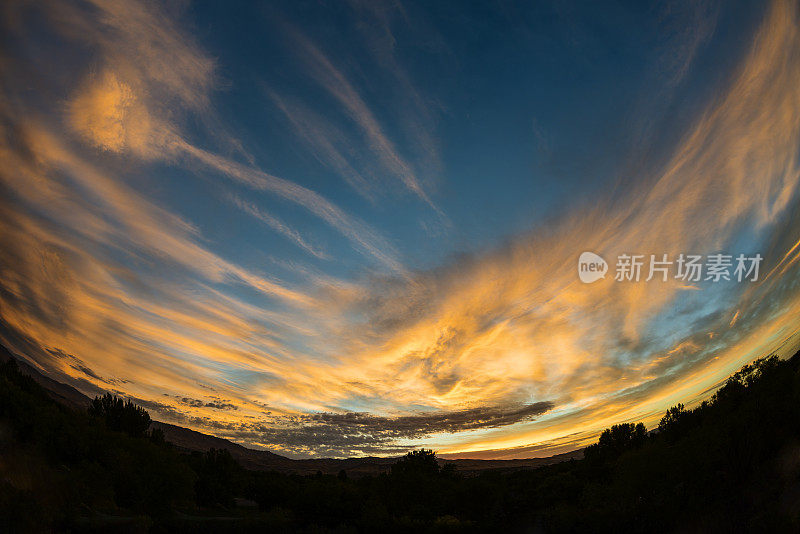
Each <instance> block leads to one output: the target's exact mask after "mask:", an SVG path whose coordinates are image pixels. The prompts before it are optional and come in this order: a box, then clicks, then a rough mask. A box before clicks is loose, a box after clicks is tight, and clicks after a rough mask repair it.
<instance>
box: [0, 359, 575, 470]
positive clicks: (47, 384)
mask: <svg viewBox="0 0 800 534" xmlns="http://www.w3.org/2000/svg"><path fill="white" fill-rule="evenodd" d="M9 358H14V359H16V360H17V365H18V367H19V369H20V371H21V372H22V373H24V374H26V375H29V376H30V377H31V378H32V379H33V380H34V381H36V383H38V384H39V385H40V386H42V387H43V388H44V389H45V390H47V392H48V394H49V395H50V396H51V397H52V398H53V399H54V400H56V401H57V402H59V403H61V404H64V405H66V406H68V407H70V408H72V409H75V410H85V409H86V408H87V407H88V405H89V403H90V402H91V399H90V398H89V397H87V396H86V395H84V394H83V393H81V392H80V391H78V390H77V389H76V388H74V387H72V386H70V385H67V384H63V383H61V382H58V381H57V380H53V379H52V378H50V377H48V376H46V375H44V374H42V373H41V372H40V371H38V370H37V369H35V368H34V367H32V366H31V365H29V364H27V363H25V362H24V361H23V360H21V359H20V358H19V357H17V356H15V355H14V354H13V353H12V352H11V351H10V350H8V349H7V348H6V347H4V346H2V345H0V361H6V360H8V359H9ZM152 427H155V428H160V429H161V430H162V431H163V432H164V437H165V438H166V440H167V441H169V442H171V443H173V444H174V445H175V446H176V447H178V448H179V449H182V450H185V451H199V452H206V451H208V450H209V449H212V448H213V449H227V450H228V452H230V453H231V456H233V458H235V459H236V460H237V461H238V462H239V463H240V464H241V465H242V467H244V468H246V469H252V470H256V471H278V472H282V473H296V474H299V475H308V474H314V473H316V472H321V473H323V474H337V473H339V472H341V471H344V472H346V473H347V474H348V476H353V477H359V476H367V475H377V474H380V473H386V472H388V471H389V470H390V469H391V465H392V464H394V463H395V462H396V461H397V460H398V458H399V457H377V456H367V457H358V458H344V459H339V458H310V459H292V458H287V457H286V456H282V455H280V454H277V453H274V452H271V451H267V450H259V449H250V448H247V447H244V446H243V445H239V444H238V443H234V442H232V441H230V440H227V439H224V438H218V437H216V436H210V435H208V434H203V433H202V432H198V431H196V430H191V429H189V428H184V427H181V426H178V425H173V424H170V423H164V422H161V421H153V423H152ZM582 457H583V451H582V450H576V451H571V452H566V453H563V454H557V455H554V456H549V457H546V458H528V459H516V460H481V459H454V460H446V459H442V458H440V459H439V462H440V463H442V464H454V465H455V466H456V468H457V469H458V471H460V472H462V473H464V474H467V475H469V474H474V473H477V472H480V471H483V470H486V469H497V470H503V471H509V470H519V469H533V468H536V467H540V466H543V465H550V464H554V463H559V462H563V461H567V460H570V459H572V458H574V459H580V458H582Z"/></svg>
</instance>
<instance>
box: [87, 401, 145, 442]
mask: <svg viewBox="0 0 800 534" xmlns="http://www.w3.org/2000/svg"><path fill="white" fill-rule="evenodd" d="M89 415H91V416H92V417H98V418H101V419H103V420H104V421H105V423H106V426H107V427H108V428H110V429H111V430H119V431H121V432H125V433H126V434H128V435H129V436H131V437H140V436H144V434H145V433H146V432H147V429H148V428H150V422H151V421H150V414H149V413H147V411H146V410H145V409H144V408H142V407H141V406H137V405H135V404H134V403H133V402H131V401H130V400H128V401H127V402H125V401H124V400H123V399H121V398H119V397H117V396H116V395H112V394H111V393H106V394H105V395H103V396H102V397H95V398H94V400H93V401H92V403H91V404H90V405H89Z"/></svg>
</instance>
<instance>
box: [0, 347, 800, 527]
mask: <svg viewBox="0 0 800 534" xmlns="http://www.w3.org/2000/svg"><path fill="white" fill-rule="evenodd" d="M93 405H94V408H93V410H92V411H91V413H90V411H88V410H84V411H76V410H72V409H70V408H68V407H67V406H66V405H65V404H63V403H60V402H57V401H56V400H54V398H53V395H52V394H51V393H49V392H47V391H46V390H45V389H44V388H43V387H42V386H41V385H40V384H39V383H37V381H35V380H34V379H33V378H32V377H31V376H29V375H28V374H26V373H24V372H22V371H21V370H20V367H19V366H18V364H17V363H16V361H15V360H8V361H7V362H5V363H3V364H1V365H0V532H15V533H16V532H48V531H57V532H61V531H65V532H86V531H92V532H108V531H114V532H145V531H152V532H191V533H192V534H197V533H199V532H309V533H310V532H315V533H319V532H376V531H381V532H386V533H392V532H397V533H401V532H403V533H404V532H498V531H503V532H508V533H515V532H640V533H651V532H702V533H705V532H800V353H798V354H797V355H795V356H794V357H792V358H791V359H789V360H785V361H784V360H779V359H778V358H777V357H774V356H773V357H769V358H764V359H760V360H757V361H756V362H754V363H752V364H749V365H746V366H744V367H743V368H742V369H741V370H740V371H738V372H737V373H735V374H734V375H733V376H731V377H730V378H729V379H728V381H727V382H726V383H725V384H724V385H723V386H722V387H721V388H720V389H719V390H718V391H717V392H716V393H715V394H714V395H713V397H712V398H711V399H710V400H709V401H707V402H704V403H702V404H701V405H700V406H698V407H696V408H694V409H686V408H685V407H684V406H683V405H681V404H678V405H676V406H674V407H672V408H670V409H669V410H668V411H667V412H666V413H665V415H664V417H663V418H662V420H661V422H660V423H659V425H658V431H657V432H652V431H651V432H648V431H647V429H645V427H644V426H643V425H642V424H631V423H623V424H619V425H614V426H612V427H611V428H609V429H606V430H605V431H604V432H603V433H602V434H601V435H600V438H599V439H598V442H597V443H596V444H593V445H591V446H589V447H587V448H586V449H585V450H584V458H583V459H573V460H570V461H562V462H558V463H551V464H549V465H540V466H539V467H538V468H527V467H528V466H527V465H524V464H525V463H526V462H521V463H519V465H517V466H516V467H514V468H513V469H477V470H475V471H471V472H470V473H469V474H470V476H465V473H466V471H460V470H458V469H457V468H456V464H455V463H453V462H449V461H441V460H440V459H437V458H436V456H435V454H434V453H433V452H432V451H425V450H419V451H413V453H409V454H408V455H406V456H404V457H402V458H398V459H392V458H379V459H370V458H353V459H346V460H289V459H286V458H282V457H280V456H279V455H270V453H260V454H255V453H257V452H259V451H250V450H249V449H245V448H244V447H240V446H238V445H234V444H231V443H230V442H227V441H225V440H219V439H218V438H212V437H210V436H204V435H203V434H200V433H192V431H187V430H186V429H180V428H179V427H173V428H172V429H170V428H169V427H164V426H162V425H156V426H154V427H153V428H152V429H151V430H150V431H147V432H144V431H143V430H142V428H143V426H142V421H144V422H146V421H147V419H148V418H149V415H148V414H147V413H146V412H144V411H143V410H141V408H139V407H136V406H134V405H131V404H130V403H126V402H123V401H122V400H121V399H117V398H114V397H113V396H109V397H108V398H104V399H98V400H96V401H95V402H93ZM170 430H172V431H173V438H174V439H175V440H176V441H179V440H180V439H187V440H188V441H186V442H185V443H186V444H188V445H190V446H191V447H205V446H211V447H212V448H211V449H209V450H208V451H206V452H200V451H197V450H190V448H189V447H186V448H182V447H179V446H176V445H174V444H172V443H170V442H169V441H167V440H165V436H166V433H167V432H169V431H170ZM237 456H238V458H237ZM248 462H252V464H251V465H253V466H256V467H258V469H248V468H246V467H245V466H247V465H248ZM268 462H274V463H275V464H276V465H277V464H281V463H285V465H290V466H292V467H291V468H286V469H283V468H282V469H280V470H274V469H268V468H267V467H266V463H268ZM464 462H465V461H462V468H464V469H468V468H469V467H470V465H473V466H478V467H480V466H484V465H486V464H485V463H483V462H475V461H466V462H473V463H472V464H469V463H464ZM543 463H546V462H543ZM376 465H377V466H379V468H380V470H381V471H383V472H381V473H380V474H378V475H373V476H367V475H369V472H370V470H375V469H377V468H376V467H375V466H376ZM505 465H507V464H505ZM334 466H336V467H340V471H339V472H338V473H336V474H325V472H323V471H322V469H318V470H317V471H313V470H314V468H319V467H326V469H329V470H330V469H333V467H334ZM311 472H313V474H308V475H302V474H301V473H311ZM351 474H359V475H363V476H351Z"/></svg>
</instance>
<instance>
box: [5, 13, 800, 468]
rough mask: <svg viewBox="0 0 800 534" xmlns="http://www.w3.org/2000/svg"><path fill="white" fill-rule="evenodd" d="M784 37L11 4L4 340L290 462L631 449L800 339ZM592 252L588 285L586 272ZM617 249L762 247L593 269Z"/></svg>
mask: <svg viewBox="0 0 800 534" xmlns="http://www.w3.org/2000/svg"><path fill="white" fill-rule="evenodd" d="M799 18H800V6H798V4H797V2H794V1H789V0H775V1H772V2H761V1H752V2H746V1H730V2H727V1H726V2H696V1H688V0H687V1H681V0H676V1H673V2H659V3H648V2H603V3H602V5H601V3H596V2H574V1H569V0H565V1H558V2H537V3H528V2H525V3H522V2H521V3H515V2H504V1H503V2H501V1H498V2H490V1H487V2H400V1H395V2H388V1H387V2H383V1H374V2H373V1H360V0H352V1H346V0H342V1H338V2H328V1H314V2H312V1H305V0H301V1H293V2H263V3H262V2H257V3H245V2H231V3H227V2H225V3H222V2H193V3H189V2H165V3H155V2H140V1H122V0H118V1H117V0H109V1H99V0H97V1H87V2H61V1H48V0H45V1H43V2H36V3H31V2H24V1H17V0H11V1H10V2H4V3H3V6H2V8H0V25H1V27H2V31H0V163H1V164H0V191H1V192H2V194H1V195H0V250H2V254H0V321H1V322H0V341H2V343H3V344H4V345H6V346H8V347H9V348H11V349H12V350H13V351H14V352H16V353H17V354H18V355H19V356H20V357H21V358H23V359H24V360H25V361H27V362H28V363H30V364H31V365H34V366H35V367H36V368H38V369H39V370H41V371H42V372H44V373H46V374H48V375H49V376H52V377H53V378H55V379H57V380H60V381H63V382H65V383H68V384H71V385H73V386H75V387H77V388H78V389H79V390H81V391H83V392H84V393H86V394H87V395H97V394H101V393H102V392H106V391H108V392H113V393H115V394H117V395H122V396H124V397H126V398H130V399H132V400H134V402H137V403H139V404H140V405H142V406H144V407H145V408H146V409H147V410H148V411H150V413H151V415H152V416H153V418H155V419H158V420H162V421H166V422H170V423H174V424H179V425H182V426H186V427H189V428H192V429H195V430H199V431H202V432H206V433H210V434H213V435H217V436H220V437H225V438H228V439H232V440H234V441H236V442H238V443H241V444H244V445H246V446H249V447H254V448H264V449H269V450H272V451H275V452H278V453H280V454H285V455H287V456H290V457H297V458H302V457H319V456H326V457H346V456H363V455H396V454H400V453H402V452H404V451H406V450H409V449H410V448H415V447H426V448H433V449H435V450H436V451H438V452H439V453H440V454H443V455H445V456H447V455H450V456H452V457H475V458H524V457H537V456H548V455H551V454H554V453H558V452H565V451H568V450H572V449H575V448H578V447H581V446H585V445H586V444H587V443H589V442H591V441H592V440H593V439H596V437H597V435H598V433H599V432H600V431H602V430H603V429H604V428H606V427H608V426H610V425H612V424H616V423H621V422H637V421H643V422H644V423H645V424H646V425H647V426H648V428H653V427H654V426H655V425H657V423H658V420H659V419H660V417H661V416H662V415H663V413H664V411H665V410H666V409H667V408H668V407H670V406H672V405H674V404H676V403H678V402H683V403H684V404H687V405H692V404H694V403H697V402H700V401H702V400H703V399H706V398H708V397H709V396H710V395H711V394H713V391H714V389H715V388H716V387H718V386H719V385H720V384H721V383H723V382H724V380H725V379H726V378H727V377H728V376H730V374H732V373H733V372H735V371H736V370H737V369H738V368H739V367H740V366H741V365H743V364H745V363H747V362H749V361H752V360H753V359H755V358H758V357H762V356H766V355H768V354H771V353H776V354H778V355H779V356H781V357H787V356H790V355H791V354H792V353H793V351H795V350H797V348H798V345H800V337H798V336H797V331H798V326H799V325H798V317H800V287H798V285H799V281H800V278H799V277H798V274H800V262H798V258H800V209H799V208H798V201H800V193H799V192H798V189H799V188H800V160H799V159H798V158H799V157H800V24H798V22H800V20H799ZM586 251H590V252H593V253H595V254H598V255H599V256H601V257H602V258H604V259H605V260H606V262H607V264H608V273H607V274H606V276H605V277H604V278H602V279H600V280H597V281H595V282H593V283H590V284H589V283H583V282H582V281H581V280H580V279H579V271H578V259H579V257H580V255H581V254H582V253H583V252H586ZM623 254H628V255H632V254H641V255H642V256H643V257H644V258H645V259H647V258H650V255H656V256H657V257H659V258H660V257H662V255H663V254H667V255H668V258H670V259H673V260H674V259H676V258H678V257H679V255H680V254H685V255H689V254H696V255H701V256H702V257H703V258H707V257H708V256H710V255H713V254H724V255H730V256H732V257H733V258H735V257H737V256H738V255H739V254H743V255H745V256H746V257H748V258H750V257H754V256H755V255H756V254H759V255H760V256H761V257H762V258H763V260H762V263H761V264H760V270H759V274H758V277H757V279H755V280H753V279H745V280H743V281H739V280H737V279H736V278H735V277H732V279H731V280H729V281H726V280H719V281H715V280H713V279H711V280H707V279H705V277H703V278H701V279H700V280H697V281H691V280H690V281H687V280H684V279H680V278H677V277H676V276H674V274H675V273H673V272H672V271H670V273H668V276H666V279H665V280H664V279H659V278H658V277H657V278H656V279H653V280H650V281H645V280H644V278H645V277H643V278H642V280H640V281H635V280H628V281H624V280H623V281H619V280H616V279H615V272H616V267H617V259H618V258H619V256H620V255H623ZM646 270H647V265H646V266H645V271H644V272H645V273H646Z"/></svg>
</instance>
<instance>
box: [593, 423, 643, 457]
mask: <svg viewBox="0 0 800 534" xmlns="http://www.w3.org/2000/svg"><path fill="white" fill-rule="evenodd" d="M646 439H647V429H646V428H645V426H644V424H642V423H636V424H633V423H622V424H619V425H614V426H612V427H611V428H606V429H605V430H603V433H602V434H600V439H599V440H598V442H597V443H596V444H594V445H589V446H588V447H586V449H584V455H585V456H586V457H587V458H596V457H600V456H601V457H616V456H619V455H620V454H622V453H623V452H625V451H626V450H629V449H634V448H638V447H641V446H642V445H643V444H644V442H645V440H646Z"/></svg>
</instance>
